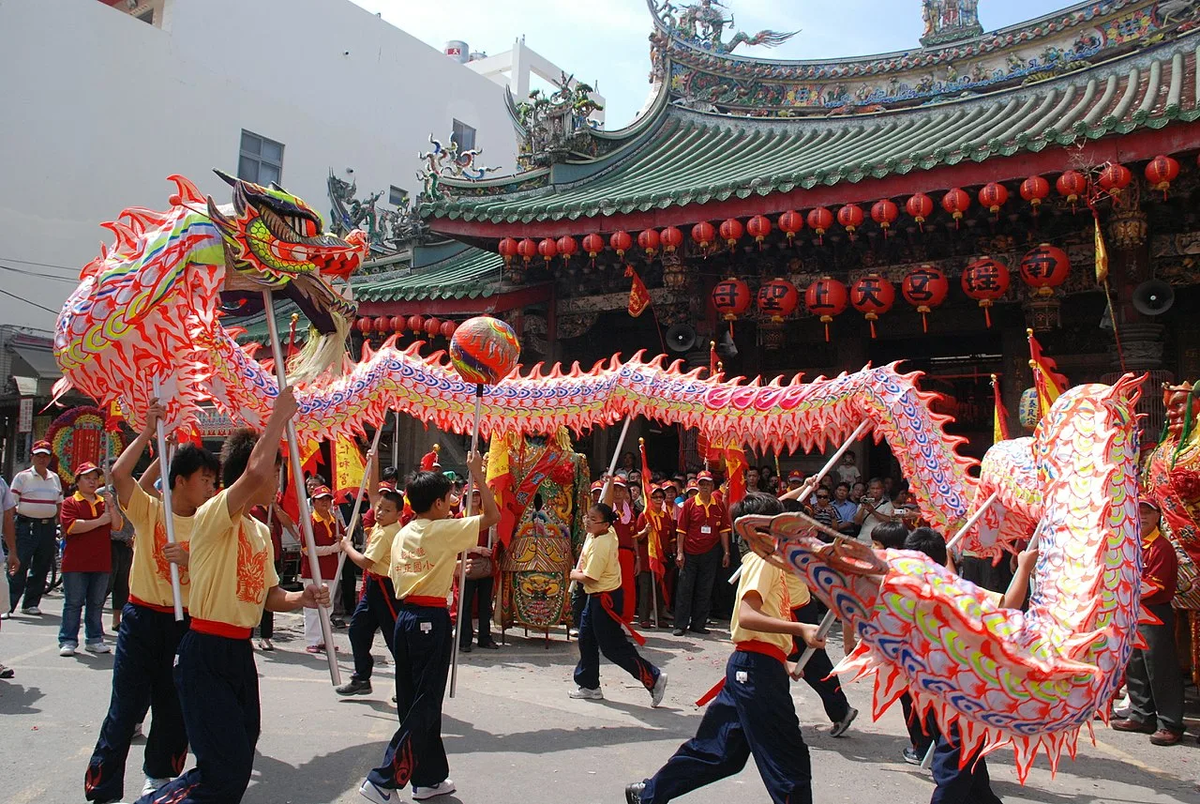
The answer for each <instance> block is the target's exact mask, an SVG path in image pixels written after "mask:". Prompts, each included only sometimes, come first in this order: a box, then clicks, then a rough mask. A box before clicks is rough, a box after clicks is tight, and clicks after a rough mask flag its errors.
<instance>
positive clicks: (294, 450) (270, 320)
mask: <svg viewBox="0 0 1200 804" xmlns="http://www.w3.org/2000/svg"><path fill="white" fill-rule="evenodd" d="M263 307H264V308H265V311H266V314H267V332H268V334H269V335H270V337H271V354H272V356H273V357H274V358H275V380H276V383H277V385H278V388H279V391H280V392H282V391H283V389H284V388H285V387H286V386H287V366H286V365H284V361H283V347H282V346H281V345H280V343H279V323H278V322H277V321H276V320H275V299H274V294H273V293H272V292H271V291H269V290H264V291H263ZM287 444H288V461H289V465H290V468H291V472H292V482H293V483H299V482H300V479H301V478H302V477H304V467H303V466H302V465H301V463H300V439H299V437H298V436H297V435H296V423H295V421H292V420H288V423H287ZM164 487H165V486H164ZM296 503H297V505H298V507H299V509H300V511H299V513H300V522H299V523H298V524H299V525H300V533H301V534H302V535H303V536H304V546H305V548H306V549H307V550H308V570H309V573H310V574H311V575H312V579H313V583H314V584H316V585H317V586H321V585H322V584H323V583H324V580H323V579H322V578H321V565H320V563H319V562H318V559H317V543H316V540H315V539H314V538H313V529H312V514H311V512H310V511H309V508H308V496H307V495H305V494H301V493H300V489H299V488H297V489H296ZM317 616H318V617H319V618H320V621H321V638H322V639H323V640H324V641H325V659H326V661H327V663H328V664H329V679H330V680H331V681H332V682H333V685H334V686H335V687H337V686H341V683H342V673H341V670H340V669H339V668H338V663H337V653H336V652H335V650H334V647H335V646H334V644H333V625H332V624H331V623H330V622H329V609H328V608H327V607H326V606H318V607H317Z"/></svg>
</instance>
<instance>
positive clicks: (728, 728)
mask: <svg viewBox="0 0 1200 804" xmlns="http://www.w3.org/2000/svg"><path fill="white" fill-rule="evenodd" d="M731 513H732V519H734V520H736V519H738V518H739V517H742V516H750V515H758V516H772V515H775V514H781V513H783V504H782V503H781V502H780V501H779V500H778V499H776V498H775V497H773V496H771V495H770V494H763V493H760V492H751V493H749V494H747V495H746V496H745V498H744V499H743V500H742V501H741V502H739V503H738V504H737V505H735V506H734V507H733V511H732V512H731ZM788 594H789V593H788V588H787V583H786V580H785V576H784V571H783V570H781V569H779V568H778V567H776V566H774V565H773V564H769V563H767V561H765V560H764V559H763V558H761V557H760V556H759V555H758V554H756V553H753V552H751V553H747V554H746V556H745V558H743V559H742V577H741V580H740V581H739V582H738V589H737V601H736V605H735V606H734V609H733V619H732V621H731V622H730V626H729V630H730V636H731V637H732V638H733V643H734V652H733V655H732V656H730V657H729V662H728V663H727V664H726V666H725V680H724V682H723V686H721V687H720V692H719V693H717V696H716V698H715V699H714V700H713V702H712V703H711V704H709V707H708V709H707V710H706V711H705V712H704V719H703V720H701V721H700V727H699V729H698V730H697V731H696V736H695V737H693V738H692V739H690V740H688V741H687V742H686V743H684V744H683V745H682V746H680V747H679V750H678V751H676V752H675V755H674V756H673V757H671V758H670V759H669V760H667V764H666V765H664V766H663V767H662V768H661V769H659V771H658V773H656V774H654V776H653V777H651V778H649V779H647V780H646V781H644V782H634V783H633V784H631V785H629V786H627V787H626V788H625V799H626V801H627V802H628V804H665V802H667V801H671V800H672V799H675V798H678V797H680V796H682V795H684V794H685V793H690V792H691V791H693V790H695V789H697V788H700V787H703V786H705V785H707V784H711V783H712V782H715V781H717V780H719V779H724V778H726V777H728V776H732V775H734V774H735V773H738V772H739V771H741V769H742V768H744V767H745V766H746V760H747V759H749V758H750V756H751V755H753V756H754V762H755V764H757V765H758V772H759V775H761V776H762V780H763V782H764V784H766V786H767V793H768V794H769V795H770V797H771V801H773V802H775V804H812V800H813V798H812V765H811V763H810V761H809V756H808V746H806V745H805V744H804V737H803V736H802V735H801V734H800V721H799V719H797V717H796V706H795V703H794V702H793V701H792V691H791V679H790V678H789V677H788V666H787V655H788V651H790V650H791V649H792V638H793V637H800V638H801V639H802V640H804V643H805V644H806V645H809V646H810V647H813V648H823V647H824V646H825V640H824V639H821V638H819V637H818V636H817V626H815V625H812V624H810V623H798V622H795V621H793V620H792V617H791V601H790V600H789V599H788Z"/></svg>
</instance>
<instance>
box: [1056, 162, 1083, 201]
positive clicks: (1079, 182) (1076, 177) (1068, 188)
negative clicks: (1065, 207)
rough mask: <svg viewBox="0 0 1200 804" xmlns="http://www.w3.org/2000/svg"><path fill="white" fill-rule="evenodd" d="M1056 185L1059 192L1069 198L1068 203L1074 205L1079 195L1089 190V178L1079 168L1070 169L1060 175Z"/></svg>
mask: <svg viewBox="0 0 1200 804" xmlns="http://www.w3.org/2000/svg"><path fill="white" fill-rule="evenodd" d="M1054 186H1055V188H1056V189H1057V190H1058V194H1059V195H1061V196H1062V197H1063V198H1065V199H1067V203H1068V204H1070V205H1071V206H1072V207H1074V205H1075V202H1076V201H1078V200H1079V196H1081V195H1083V194H1084V193H1086V192H1087V178H1085V177H1084V175H1083V174H1082V173H1080V172H1079V171H1077V170H1068V171H1066V172H1065V173H1063V174H1062V175H1061V176H1059V177H1058V181H1056V182H1054Z"/></svg>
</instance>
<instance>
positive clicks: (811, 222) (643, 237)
mask: <svg viewBox="0 0 1200 804" xmlns="http://www.w3.org/2000/svg"><path fill="white" fill-rule="evenodd" d="M1145 173H1146V180H1147V181H1148V182H1149V183H1150V185H1151V187H1152V188H1153V189H1155V190H1159V191H1161V192H1162V193H1163V194H1164V196H1165V194H1166V192H1167V189H1168V188H1169V187H1170V186H1171V182H1172V181H1174V180H1175V178H1176V177H1177V176H1178V175H1179V162H1178V161H1177V160H1175V159H1174V158H1172V157H1170V156H1166V155H1164V154H1160V155H1159V156H1156V157H1154V158H1153V159H1152V160H1150V162H1149V163H1147V165H1146V169H1145ZM1132 180H1133V174H1132V173H1131V172H1130V170H1129V168H1127V167H1125V166H1124V165H1120V164H1117V163H1109V164H1107V165H1106V166H1105V167H1104V168H1103V169H1102V170H1101V171H1100V173H1099V175H1098V176H1097V178H1096V186H1097V187H1099V188H1100V190H1102V191H1103V192H1105V193H1107V194H1108V195H1112V196H1116V195H1120V193H1121V191H1122V190H1124V189H1125V188H1126V187H1128V186H1129V183H1130V182H1131V181H1132ZM1054 187H1055V189H1056V190H1057V191H1058V194H1059V195H1060V196H1062V197H1063V198H1065V199H1066V201H1067V202H1068V203H1070V204H1072V205H1074V204H1076V203H1077V202H1078V201H1079V199H1080V198H1086V197H1087V195H1088V188H1089V182H1088V178H1087V176H1085V175H1084V174H1083V173H1080V172H1079V171H1076V170H1068V171H1065V172H1064V173H1062V175H1060V176H1059V177H1058V179H1057V180H1056V181H1055V183H1054ZM1019 192H1020V194H1021V198H1022V199H1024V200H1025V201H1027V202H1028V203H1029V204H1030V205H1032V206H1033V208H1034V212H1035V213H1036V212H1037V208H1038V207H1039V206H1040V205H1041V204H1042V203H1043V202H1044V201H1045V200H1046V199H1047V198H1048V197H1049V196H1050V182H1049V181H1048V180H1047V179H1045V178H1043V177H1042V176H1030V177H1029V178H1027V179H1025V181H1023V182H1021V186H1020V189H1019ZM977 198H978V200H979V204H980V205H981V206H983V207H984V208H986V209H987V210H988V211H989V212H991V213H992V214H993V215H995V214H998V213H999V212H1000V209H1001V207H1003V206H1004V205H1005V204H1006V203H1008V189H1007V188H1006V187H1005V186H1004V185H1003V184H1000V183H999V182H988V183H987V184H985V185H984V186H983V187H982V188H980V190H979V192H978V194H977ZM971 203H972V202H971V196H970V194H968V193H967V191H966V190H963V189H962V188H959V187H955V188H953V189H951V190H948V191H947V192H946V193H945V195H943V196H942V198H941V207H942V209H943V210H944V211H945V212H947V213H948V214H949V215H950V216H951V217H952V218H953V219H954V221H955V225H956V226H957V225H958V221H960V220H962V218H963V216H964V215H965V214H966V213H967V211H968V210H969V209H970V208H971ZM904 211H905V212H906V213H908V215H909V216H910V217H911V218H912V219H913V220H914V221H915V222H916V223H917V226H918V227H920V228H921V229H922V230H924V224H925V221H926V220H928V219H929V218H930V216H932V215H933V212H934V201H933V199H932V198H930V197H929V196H928V195H926V194H925V193H914V194H913V195H912V196H910V197H909V198H908V199H907V200H906V201H905V202H904ZM870 216H871V220H873V221H875V223H877V224H879V226H880V228H881V229H883V230H884V236H885V237H886V236H887V235H888V231H889V230H890V229H891V227H892V225H893V224H894V223H895V222H896V221H897V220H898V219H899V217H900V208H899V207H898V206H897V205H896V203H895V202H893V201H891V200H890V199H887V198H884V199H881V200H879V201H876V202H875V203H874V204H873V205H872V206H871V209H870ZM865 220H866V213H865V212H864V211H863V208H862V207H860V206H859V205H858V204H846V205H844V206H842V207H841V208H839V209H838V210H837V212H836V213H834V212H831V211H829V210H828V209H826V208H825V207H817V208H816V209H812V210H809V212H808V214H807V215H802V214H801V213H799V212H797V211H796V210H788V211H787V212H784V213H782V214H780V215H779V216H778V217H777V218H776V219H775V222H774V224H772V222H771V220H770V219H769V218H767V217H766V216H765V215H754V216H753V217H751V218H750V220H749V221H747V222H746V224H745V225H744V226H743V224H742V222H741V221H740V220H738V219H737V218H727V219H726V220H724V221H722V222H721V223H720V224H719V225H718V226H717V227H714V226H713V225H712V224H711V223H709V222H708V221H700V222H699V223H697V224H696V225H694V226H693V227H692V229H691V236H692V240H693V241H694V242H695V243H696V244H697V245H698V246H699V247H700V248H701V250H704V251H707V250H708V248H709V247H710V246H712V245H713V244H716V243H718V242H721V243H724V244H725V245H727V246H728V247H729V248H731V249H732V248H735V247H736V246H737V244H738V241H740V240H741V239H742V237H743V236H745V235H746V234H749V235H750V236H751V237H753V238H754V240H755V242H757V243H759V245H760V247H761V244H762V242H763V241H764V240H765V239H766V238H767V236H768V235H770V233H771V232H772V230H773V229H774V228H776V227H777V228H778V229H779V230H780V231H781V232H783V233H784V234H785V235H786V236H787V239H788V242H789V243H790V242H791V241H792V239H793V238H794V237H795V236H796V235H797V234H798V233H799V232H800V231H802V230H803V229H804V227H805V225H806V224H807V226H808V228H810V229H812V230H813V231H814V232H815V233H816V235H817V238H818V241H819V242H823V240H824V235H825V233H826V232H827V231H829V230H830V229H831V228H833V225H834V222H835V221H836V222H837V223H838V224H839V225H841V227H842V228H843V229H845V230H846V232H847V233H848V234H850V236H851V237H853V236H854V233H855V231H857V230H858V228H859V227H861V226H862V225H863V223H864V221H865ZM634 242H635V238H634V237H633V236H632V235H631V234H629V232H625V231H617V232H613V233H612V234H611V235H609V237H608V240H607V242H606V241H605V239H604V237H602V236H601V235H599V234H597V233H595V232H593V233H592V234H589V235H585V236H584V238H583V240H582V248H583V251H584V252H585V253H586V254H587V255H588V257H589V258H591V259H593V260H595V258H596V256H597V255H598V254H600V252H602V251H604V249H605V248H606V247H608V248H611V249H612V250H613V251H615V252H616V253H617V256H618V257H619V258H624V256H625V253H626V252H627V251H629V250H630V249H631V248H632V247H633V245H634ZM636 243H637V246H638V248H640V249H641V250H642V252H643V253H644V254H645V255H646V256H647V257H653V256H654V255H656V254H657V253H659V251H662V252H665V253H668V254H669V253H671V252H673V251H675V250H676V249H677V248H679V247H680V246H681V245H683V232H682V231H681V230H680V229H679V228H678V227H675V226H668V227H666V228H664V229H662V230H657V229H646V230H644V231H642V232H639V233H638V235H637V237H636ZM579 250H580V242H579V241H576V239H575V238H574V237H572V236H571V235H564V236H563V237H559V238H557V239H555V238H553V237H547V238H544V239H542V240H540V241H535V240H533V239H532V238H528V237H526V238H524V239H523V240H517V239H515V238H512V237H505V238H504V239H503V240H501V241H500V244H499V251H500V255H501V256H502V257H504V262H505V264H508V263H511V262H512V260H513V259H514V258H516V257H520V258H521V259H522V260H524V262H525V263H526V264H529V263H530V262H531V261H532V260H533V259H534V258H536V257H538V256H540V257H541V258H542V259H543V260H545V261H546V262H547V263H549V262H550V261H551V260H553V259H554V258H555V257H562V258H563V259H570V258H571V257H572V256H574V255H575V254H576V253H578V252H579Z"/></svg>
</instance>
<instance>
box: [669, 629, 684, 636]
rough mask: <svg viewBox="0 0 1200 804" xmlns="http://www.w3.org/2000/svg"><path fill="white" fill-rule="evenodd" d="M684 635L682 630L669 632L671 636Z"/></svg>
mask: <svg viewBox="0 0 1200 804" xmlns="http://www.w3.org/2000/svg"><path fill="white" fill-rule="evenodd" d="M684 633H685V632H684V630H683V629H682V628H676V629H675V630H674V631H672V632H671V636H683V635H684Z"/></svg>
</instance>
